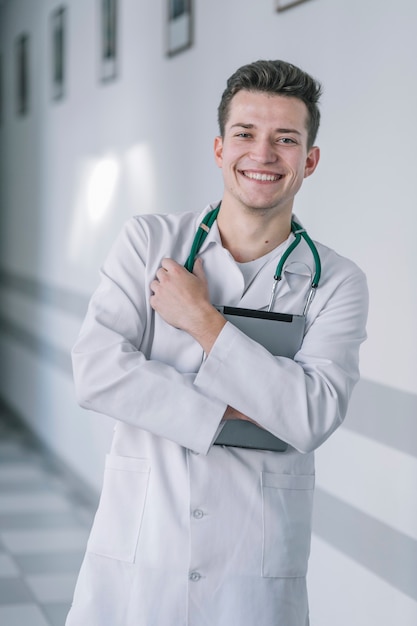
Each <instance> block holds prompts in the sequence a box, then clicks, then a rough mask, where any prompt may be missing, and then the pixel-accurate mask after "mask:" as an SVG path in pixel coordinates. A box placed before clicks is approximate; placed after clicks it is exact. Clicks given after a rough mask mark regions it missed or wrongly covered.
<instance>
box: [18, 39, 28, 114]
mask: <svg viewBox="0 0 417 626" xmlns="http://www.w3.org/2000/svg"><path fill="white" fill-rule="evenodd" d="M15 69H16V72H15V82H16V113H17V115H20V116H25V115H27V114H28V113H29V96H30V94H29V35H28V34H27V33H22V34H20V35H18V36H17V37H16V41H15Z"/></svg>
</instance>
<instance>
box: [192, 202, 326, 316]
mask: <svg viewBox="0 0 417 626" xmlns="http://www.w3.org/2000/svg"><path fill="white" fill-rule="evenodd" d="M217 205H218V203H215V204H211V205H209V206H208V207H206V209H205V210H204V211H203V212H202V213H201V214H200V215H199V217H198V220H197V224H196V227H197V228H198V226H199V224H200V223H201V221H202V219H203V218H204V216H205V215H206V214H207V213H208V212H209V211H211V210H212V209H214V208H216V206H217ZM294 219H295V220H296V221H297V223H298V224H301V222H300V220H299V219H298V218H297V217H296V216H295V215H294ZM301 225H302V224H301ZM293 240H294V235H293V234H292V233H291V234H290V236H289V237H288V240H287V246H289V245H290V244H291V243H292V241H293ZM215 245H217V246H219V252H220V249H221V252H222V254H223V262H224V263H228V262H229V267H228V271H227V272H224V276H225V277H226V275H228V277H229V278H230V272H229V269H232V267H233V270H232V276H233V284H234V289H233V292H235V290H236V288H237V287H238V288H239V293H240V296H239V297H240V301H239V303H236V304H234V305H235V306H241V307H244V308H252V309H266V308H267V307H268V305H269V300H270V295H271V289H272V284H273V277H274V274H275V270H276V266H277V263H278V261H279V259H280V256H281V254H282V253H283V252H284V250H285V249H286V246H285V247H282V249H281V250H280V254H277V256H272V258H271V259H270V260H269V261H267V262H266V263H265V265H264V267H262V269H261V270H260V272H259V274H258V275H257V277H256V279H255V280H254V281H253V283H252V285H250V286H249V288H248V289H247V291H246V292H245V293H243V284H244V281H243V277H242V273H241V271H240V269H239V266H238V265H237V263H236V262H235V261H234V259H233V257H232V256H231V254H230V253H229V252H227V250H225V248H224V247H223V244H222V241H221V237H220V232H219V229H218V226H217V221H216V222H214V224H213V226H212V227H211V229H210V232H209V233H208V235H207V237H206V240H205V241H204V243H203V245H202V246H201V249H200V253H201V254H202V253H203V252H204V251H205V250H207V249H208V248H209V247H211V246H215ZM313 275H314V261H313V258H312V256H311V252H310V249H309V247H308V246H307V244H306V242H305V241H304V240H302V241H301V242H300V244H299V245H298V246H297V247H296V248H295V250H294V251H293V252H292V254H291V256H290V257H289V259H288V261H287V263H286V264H285V266H284V271H283V274H282V280H281V281H280V284H279V286H278V289H277V296H276V300H275V306H274V309H275V310H279V301H280V299H281V298H282V297H283V296H285V295H286V294H288V293H289V292H290V291H291V290H292V289H297V290H300V289H301V290H302V291H305V293H307V291H308V288H309V286H310V284H311V280H312V277H313ZM297 277H299V278H298V279H297ZM300 278H301V280H300ZM225 280H227V279H226V278H225ZM227 282H229V281H227ZM230 286H231V285H229V287H230ZM236 295H237V294H236ZM216 304H225V303H216Z"/></svg>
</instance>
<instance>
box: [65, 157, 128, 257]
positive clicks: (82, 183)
mask: <svg viewBox="0 0 417 626" xmlns="http://www.w3.org/2000/svg"><path fill="white" fill-rule="evenodd" d="M120 174H121V168H120V159H119V158H118V157H117V156H116V155H114V154H111V155H109V154H107V155H105V156H103V157H101V158H95V159H91V158H90V159H84V160H83V162H82V163H81V164H80V166H79V173H78V176H77V180H76V185H75V198H74V210H73V217H72V224H71V228H70V232H69V240H68V256H69V259H70V260H71V261H72V263H74V264H77V265H81V266H85V265H86V263H89V261H90V259H91V258H94V256H95V254H96V252H97V250H98V249H99V248H100V246H99V241H98V239H99V238H100V237H101V233H102V230H103V228H104V227H105V226H106V225H107V223H108V222H109V221H110V220H109V218H110V214H111V212H112V209H113V206H114V205H115V204H116V203H115V198H116V196H117V193H118V191H119V181H120ZM98 230H99V231H100V234H98V233H97V231H98Z"/></svg>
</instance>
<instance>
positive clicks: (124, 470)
mask: <svg viewBox="0 0 417 626" xmlns="http://www.w3.org/2000/svg"><path fill="white" fill-rule="evenodd" d="M149 472H150V463H149V461H148V460H147V459H136V458H133V457H123V456H114V455H107V457H106V466H105V471H104V481H103V489H102V492H101V497H100V503H99V506H98V510H97V513H96V516H95V519H94V524H93V528H92V531H91V535H90V538H89V540H88V545H87V551H89V552H94V553H95V554H99V555H101V556H107V557H110V558H112V559H117V560H119V561H125V562H128V563H133V562H134V560H135V553H136V546H137V543H138V539H139V532H140V527H141V523H142V517H143V511H144V507H145V498H146V491H147V488H148V480H149Z"/></svg>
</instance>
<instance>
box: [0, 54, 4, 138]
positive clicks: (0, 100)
mask: <svg viewBox="0 0 417 626" xmlns="http://www.w3.org/2000/svg"><path fill="white" fill-rule="evenodd" d="M3 114H4V101H3V55H2V53H1V52H0V126H2V125H3Z"/></svg>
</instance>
